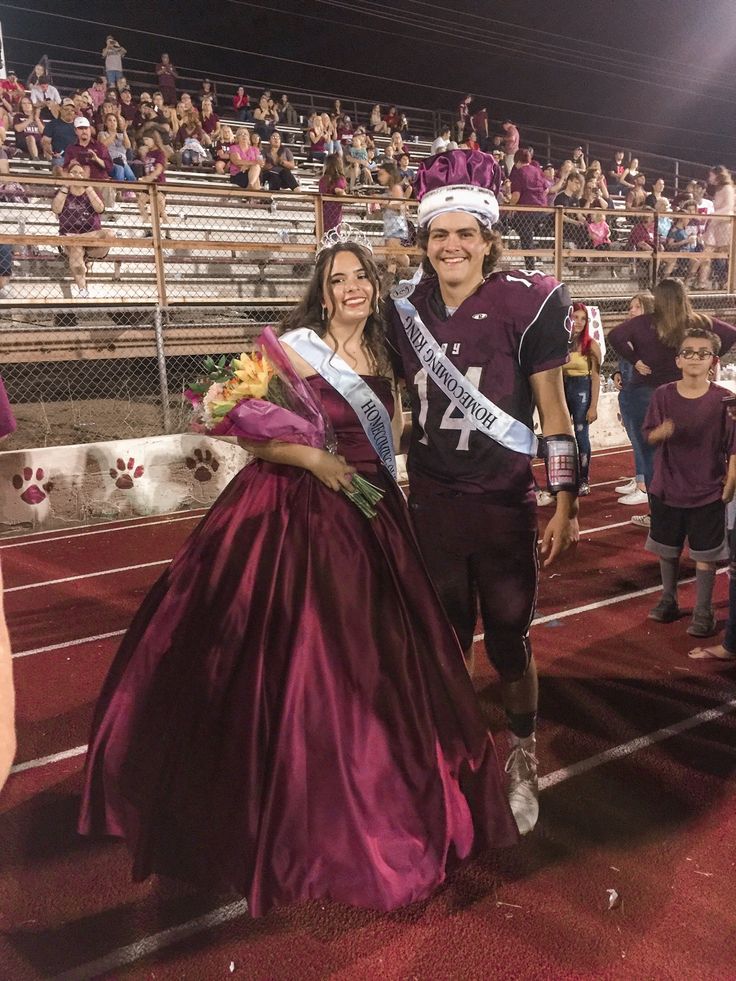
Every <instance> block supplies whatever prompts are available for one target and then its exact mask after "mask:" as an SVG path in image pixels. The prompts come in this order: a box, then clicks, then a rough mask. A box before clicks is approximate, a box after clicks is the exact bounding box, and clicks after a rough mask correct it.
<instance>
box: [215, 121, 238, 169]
mask: <svg viewBox="0 0 736 981" xmlns="http://www.w3.org/2000/svg"><path fill="white" fill-rule="evenodd" d="M233 143H235V134H234V133H233V131H232V129H231V128H230V127H229V126H221V127H220V136H219V139H217V140H216V141H215V144H214V147H213V156H214V158H215V173H216V174H226V173H227V172H228V169H229V167H230V150H231V148H232V145H233Z"/></svg>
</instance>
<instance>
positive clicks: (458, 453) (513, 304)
mask: <svg viewBox="0 0 736 981" xmlns="http://www.w3.org/2000/svg"><path fill="white" fill-rule="evenodd" d="M437 161H439V166H437ZM497 170H498V167H497V164H496V163H495V161H494V160H493V158H492V157H490V156H488V155H487V154H481V153H479V152H478V151H465V150H453V151H449V153H445V154H442V155H441V157H436V158H430V160H429V161H428V163H427V164H424V163H423V164H421V165H420V167H419V172H418V174H417V187H418V188H419V195H418V196H419V197H420V207H419V212H418V222H419V230H418V233H417V241H418V244H419V246H420V247H421V248H422V250H423V251H424V253H425V258H424V260H423V267H422V270H421V272H423V275H422V278H421V279H420V278H418V276H415V277H414V279H413V280H411V281H410V282H401V283H399V284H398V285H397V286H396V287H394V289H393V290H392V291H391V300H392V303H391V304H389V308H388V311H387V312H388V317H387V319H388V326H387V329H388V339H389V343H390V344H391V346H392V347H393V349H394V351H395V355H396V361H395V367H396V372H397V376H398V377H399V378H401V379H402V380H403V383H404V385H405V387H406V390H407V391H408V393H409V396H410V400H411V409H412V435H411V445H410V448H409V454H408V467H407V469H408V473H409V482H410V489H411V495H410V501H409V504H410V509H411V514H412V519H413V523H414V528H415V531H416V534H417V538H418V541H419V545H420V548H421V550H422V554H423V557H424V560H425V563H426V565H427V568H428V570H429V574H430V577H431V578H432V579H433V581H434V584H435V586H436V588H437V591H438V594H439V597H440V600H441V602H442V605H443V607H444V608H445V611H446V613H447V615H448V617H449V619H450V621H451V622H452V624H453V627H454V628H455V631H456V633H457V635H458V638H459V640H460V643H461V645H462V647H463V649H464V650H465V651H466V652H467V654H468V655H471V654H472V645H473V634H474V631H475V625H476V621H477V611H478V607H480V613H481V618H482V622H483V627H484V630H485V647H486V652H487V654H488V657H489V659H490V661H491V663H492V664H493V665H494V667H495V668H496V670H497V671H498V673H499V675H500V678H501V698H502V702H503V705H504V709H505V712H506V716H507V719H508V724H509V729H510V731H511V737H510V742H511V753H510V755H509V758H508V761H507V764H506V769H507V772H508V773H509V778H510V779H509V802H510V805H511V809H512V811H513V813H514V817H515V818H516V822H517V825H518V827H519V830H520V832H521V833H522V834H525V833H527V832H528V831H531V830H532V828H533V827H534V825H535V823H536V821H537V817H538V813H539V805H538V800H537V761H536V756H535V751H536V743H535V728H536V710H537V700H538V692H537V674H536V668H535V665H534V659H533V656H532V651H531V645H530V640H529V627H530V624H531V621H532V617H533V615H534V608H535V602H536V593H537V580H538V559H537V520H536V498H535V494H534V482H533V479H532V470H531V459H532V456H533V454H534V446H535V440H534V439H533V434H532V432H531V430H532V427H533V422H532V409H533V403H534V402H536V403H537V404H538V405H539V408H540V415H541V416H542V418H543V420H544V434H545V437H549V440H548V441H547V442H548V443H549V442H550V441H551V440H552V437H553V436H554V437H555V438H556V439H557V440H558V443H557V444H555V445H558V446H559V445H564V446H565V447H566V451H565V452H566V454H567V456H566V457H565V460H566V461H567V465H568V467H569V473H572V472H574V478H569V479H568V480H567V482H566V483H564V485H563V484H561V485H560V486H559V487H558V486H556V485H555V489H556V490H559V493H558V494H557V507H556V512H555V515H554V516H553V518H552V519H551V521H550V522H549V524H548V526H547V528H546V530H545V533H544V537H543V542H542V546H541V552H542V555H543V556H544V557H545V560H546V561H545V565H546V566H547V565H549V564H550V562H551V561H553V559H555V558H556V557H557V556H558V555H559V554H560V553H561V552H562V551H563V550H564V549H565V548H567V547H568V546H569V545H570V544H571V543H572V542H573V541H575V540H576V538H577V521H576V514H577V475H578V471H577V449H576V445H575V440H574V437H573V435H572V426H571V421H570V415H569V413H568V411H567V407H566V405H565V399H564V393H563V386H562V375H561V367H562V365H563V364H564V363H565V362H566V360H567V352H568V344H569V339H570V333H569V332H570V320H569V316H570V297H569V295H568V292H567V289H566V288H565V286H564V285H563V284H561V283H558V282H557V281H556V280H555V279H553V278H552V277H550V276H544V275H541V274H538V273H529V272H518V271H503V272H501V271H494V268H495V265H496V263H497V261H498V259H499V257H500V253H501V245H500V236H499V235H498V233H496V232H495V231H493V230H492V225H493V224H494V223H495V222H497V221H498V205H497V202H496V198H495V195H494V193H493V192H492V191H490V190H488V188H490V187H492V186H493V178H494V176H495V175H496V172H497ZM448 174H450V175H452V178H453V180H452V183H451V184H448V182H447V180H446V178H447V175H448ZM469 185H474V186H469ZM422 338H424V339H422ZM431 350H438V351H441V352H442V354H441V355H438V356H437V357H434V356H432V357H429V354H427V352H428V351H429V352H430V353H431ZM445 358H446V359H447V360H446V361H444V360H442V359H445ZM430 362H431V364H430ZM437 364H439V366H440V367H439V368H437V370H436V371H435V368H436V366H437ZM428 365H430V367H428ZM432 366H434V367H432ZM430 369H431V370H430ZM448 373H449V374H448ZM448 377H449V381H447V387H443V382H442V379H443V378H445V379H447V378H448ZM471 386H472V387H471ZM450 390H451V391H452V392H453V393H457V392H458V391H463V393H464V394H463V396H462V401H461V402H458V401H457V398H456V400H455V401H453V399H452V398H451V397H450V395H449V394H448V392H449V391H450ZM473 393H474V394H473ZM491 403H493V405H492V406H491ZM502 417H504V418H505V420H506V425H507V426H508V429H507V430H506V431H505V432H506V433H507V434H512V433H513V434H514V435H513V436H512V435H508V436H506V435H503V436H502V435H501V434H499V435H498V437H497V438H496V437H492V436H491V435H490V434H491V433H493V432H495V429H494V421H495V420H496V419H499V418H502ZM481 418H483V419H484V420H485V422H486V423H487V424H488V425H487V428H486V429H483V428H482V427H481V425H480V423H479V421H478V420H480V419H481ZM517 436H518V442H517ZM529 437H530V438H531V441H530V439H529ZM553 459H554V460H557V461H558V462H560V460H561V459H562V458H561V457H560V458H557V457H554V456H553ZM570 461H573V462H570ZM547 464H548V468H549V470H550V473H551V472H552V470H553V469H554V467H553V465H552V463H551V462H550V459H548V461H547ZM550 486H552V484H550Z"/></svg>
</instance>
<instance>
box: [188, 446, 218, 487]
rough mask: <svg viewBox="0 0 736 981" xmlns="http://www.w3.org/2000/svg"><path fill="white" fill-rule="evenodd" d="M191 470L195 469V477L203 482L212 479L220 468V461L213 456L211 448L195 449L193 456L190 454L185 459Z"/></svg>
mask: <svg viewBox="0 0 736 981" xmlns="http://www.w3.org/2000/svg"><path fill="white" fill-rule="evenodd" d="M184 462H185V463H186V465H187V466H188V467H189V469H190V470H193V471H194V479H195V480H198V481H199V482H200V483H201V484H205V483H207V481H208V480H212V477H213V476H214V475H215V474H216V473H217V471H218V470H219V469H220V461H219V460H218V459H217V457H216V456H213V455H212V454H211V453H210V451H209V450H205V451H204V453H203V452H202V450H195V451H194V453H193V455H192V456H188V457H187V458H186V460H185V461H184Z"/></svg>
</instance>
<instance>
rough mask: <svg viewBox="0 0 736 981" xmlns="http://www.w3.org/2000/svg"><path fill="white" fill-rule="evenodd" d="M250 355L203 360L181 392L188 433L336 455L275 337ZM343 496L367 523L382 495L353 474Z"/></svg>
mask: <svg viewBox="0 0 736 981" xmlns="http://www.w3.org/2000/svg"><path fill="white" fill-rule="evenodd" d="M257 348H258V350H256V351H255V352H254V353H253V354H241V355H240V357H239V358H233V359H232V360H231V361H229V362H228V361H227V359H226V358H225V357H224V356H223V357H221V358H219V359H218V360H217V361H215V360H214V359H213V358H206V359H205V362H204V366H203V368H204V371H203V374H202V376H201V377H200V378H199V379H198V380H197V381H195V382H193V383H192V384H190V386H189V388H188V389H187V390H186V391H185V392H184V397H185V398H186V399H187V400H188V401H189V402H191V404H192V405H193V407H194V414H193V418H192V422H191V428H192V429H193V430H194V431H195V432H200V433H207V434H208V435H211V436H239V437H240V438H241V439H245V440H248V441H249V442H252V443H266V442H269V441H270V440H278V441H279V442H282V443H298V444H300V445H302V446H313V447H316V448H319V449H325V450H327V451H328V452H329V453H337V440H336V439H335V435H334V432H333V430H332V426H331V424H330V421H329V419H328V418H327V416H326V415H325V413H324V410H323V408H322V406H321V404H320V402H319V399H318V398H317V397H316V396H315V394H314V393H313V391H312V389H311V388H310V387H309V385H308V384H307V383H306V382H305V381H304V379H303V378H302V377H301V376H300V375H299V374H298V373H297V372H296V371H295V370H294V368H293V366H292V364H291V362H290V361H289V359H288V357H287V356H286V354H285V353H284V350H283V348H282V347H281V345H280V344H279V342H278V340H277V338H276V335H275V334H274V333H273V331H272V330H271V328H270V327H267V328H266V329H265V330H264V331H263V333H262V334H261V336H260V337H259V338H258V341H257ZM352 484H353V490H350V491H348V490H346V489H345V488H343V493H344V494H345V495H346V496H347V497H348V498H349V499H350V500H351V501H352V502H353V504H355V505H356V507H357V508H358V509H359V510H360V511H361V512H362V513H363V514H364V515H365V516H366V517H367V518H375V516H376V509H375V506H376V504H378V502H379V501H380V500H381V498H382V497H383V491H382V490H381V489H380V488H379V487H376V486H375V484H372V483H371V482H370V481H368V480H366V479H365V477H361V476H360V474H357V473H356V474H353V479H352Z"/></svg>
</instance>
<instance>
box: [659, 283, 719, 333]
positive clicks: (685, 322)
mask: <svg viewBox="0 0 736 981" xmlns="http://www.w3.org/2000/svg"><path fill="white" fill-rule="evenodd" d="M652 322H653V323H654V326H655V328H656V330H657V336H658V337H659V339H660V341H661V342H662V343H663V344H664V345H665V346H666V347H673V348H678V347H679V346H680V344H681V343H682V339H683V337H684V335H685V331H686V330H688V328H690V327H701V328H703V329H704V330H710V329H711V328H712V326H713V321H712V320H711V318H710V317H707V316H706V315H705V314H704V313H697V312H696V311H695V310H694V309H693V305H692V303H691V302H690V297H689V296H688V295H687V291H686V290H685V287H684V286H683V284H682V283H681V282H680V280H679V279H674V278H672V277H667V278H666V279H663V280H662V281H661V283H659V284H658V285H657V286H655V288H654V312H653V313H652Z"/></svg>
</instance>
